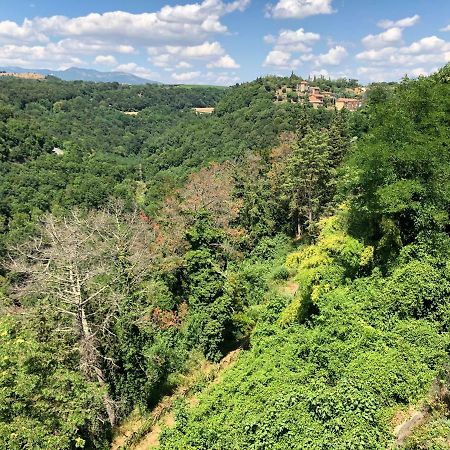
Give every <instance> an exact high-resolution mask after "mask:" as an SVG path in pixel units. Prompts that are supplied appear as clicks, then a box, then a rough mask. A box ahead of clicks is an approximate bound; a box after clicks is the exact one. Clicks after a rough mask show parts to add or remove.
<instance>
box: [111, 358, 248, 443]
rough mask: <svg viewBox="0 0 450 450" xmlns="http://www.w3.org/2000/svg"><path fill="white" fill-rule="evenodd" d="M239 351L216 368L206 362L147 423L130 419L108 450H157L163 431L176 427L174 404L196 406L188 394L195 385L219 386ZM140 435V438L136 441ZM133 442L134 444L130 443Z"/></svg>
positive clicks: (154, 412)
mask: <svg viewBox="0 0 450 450" xmlns="http://www.w3.org/2000/svg"><path fill="white" fill-rule="evenodd" d="M240 351H241V349H237V350H233V351H232V352H230V353H228V354H227V355H226V356H225V357H224V358H222V360H221V361H220V362H219V363H217V364H213V363H210V362H205V363H204V364H203V365H202V366H201V367H200V368H199V369H198V370H197V371H195V372H194V373H192V374H190V375H189V376H188V377H186V382H185V383H184V384H183V385H182V386H180V387H179V388H178V389H177V390H176V391H175V393H174V394H173V395H171V396H167V397H164V398H163V399H162V400H161V401H160V402H159V404H158V405H157V406H156V407H155V408H154V409H153V411H152V413H151V415H150V416H149V417H148V418H147V419H144V418H139V419H133V418H131V419H130V420H128V421H126V422H125V423H124V425H123V426H122V427H121V428H122V429H121V428H119V432H118V433H117V436H116V437H115V438H114V440H113V443H112V445H111V450H120V449H122V448H127V449H133V450H150V449H154V448H157V447H158V446H159V436H160V434H161V431H162V428H163V427H164V426H166V427H172V426H174V425H175V417H174V415H173V412H172V407H173V405H174V403H175V401H176V400H177V399H179V398H181V397H183V398H185V399H186V401H187V404H188V405H189V407H194V406H196V405H197V404H198V397H197V395H198V394H197V393H195V392H194V393H192V392H191V391H192V389H193V387H194V386H195V384H196V383H197V382H198V381H199V380H200V379H202V378H205V377H206V379H207V380H209V384H208V385H211V384H214V383H218V382H219V381H220V379H221V378H222V375H223V372H224V370H225V369H227V368H228V367H230V366H231V365H232V364H234V362H235V361H236V359H237V357H238V355H239V353H240ZM139 435H142V436H143V437H142V438H140V439H139V438H138V436H139ZM136 441H137V443H134V444H132V443H131V442H136Z"/></svg>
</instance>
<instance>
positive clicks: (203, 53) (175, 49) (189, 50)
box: [164, 42, 225, 59]
mask: <svg viewBox="0 0 450 450" xmlns="http://www.w3.org/2000/svg"><path fill="white" fill-rule="evenodd" d="M164 48H165V50H166V52H167V53H169V54H170V55H177V56H183V57H184V58H188V59H202V58H211V57H214V56H219V55H223V54H224V53H225V50H224V49H223V47H222V46H221V45H220V43H219V42H203V44H200V45H193V46H187V47H184V46H171V45H167V46H166V47H164Z"/></svg>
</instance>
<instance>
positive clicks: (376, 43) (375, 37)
mask: <svg viewBox="0 0 450 450" xmlns="http://www.w3.org/2000/svg"><path fill="white" fill-rule="evenodd" d="M402 35H403V29H402V28H399V27H393V28H389V29H387V30H386V31H383V32H382V33H380V34H369V35H368V36H366V37H364V38H363V39H362V43H363V44H364V45H365V46H366V47H370V48H379V47H385V46H386V45H393V44H397V43H398V42H400V41H401V40H402Z"/></svg>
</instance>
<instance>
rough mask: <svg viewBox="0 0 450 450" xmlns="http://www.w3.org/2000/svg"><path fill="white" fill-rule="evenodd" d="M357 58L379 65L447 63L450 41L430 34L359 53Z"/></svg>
mask: <svg viewBox="0 0 450 450" xmlns="http://www.w3.org/2000/svg"><path fill="white" fill-rule="evenodd" d="M356 59H359V60H365V61H371V62H372V63H373V64H376V65H378V66H392V67H395V66H399V67H400V66H403V67H404V68H408V67H413V66H418V65H423V64H433V65H435V64H445V63H446V62H448V61H449V60H450V42H446V41H444V40H443V39H440V38H438V37H437V36H429V37H425V38H422V39H420V40H419V41H417V42H413V43H412V44H410V45H408V46H403V47H385V48H381V49H371V50H366V51H364V52H361V53H358V54H357V55H356Z"/></svg>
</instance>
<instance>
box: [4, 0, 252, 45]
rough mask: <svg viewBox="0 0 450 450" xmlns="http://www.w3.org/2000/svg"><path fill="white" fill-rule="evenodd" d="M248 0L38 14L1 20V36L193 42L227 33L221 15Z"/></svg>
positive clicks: (237, 7)
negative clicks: (150, 9) (143, 9)
mask: <svg viewBox="0 0 450 450" xmlns="http://www.w3.org/2000/svg"><path fill="white" fill-rule="evenodd" d="M248 4H249V0H237V1H234V2H231V3H229V2H225V1H223V0H203V1H202V2H201V3H200V2H199V3H192V4H187V5H177V6H164V7H163V8H162V9H161V10H160V11H158V12H151V13H141V14H132V13H129V12H124V11H112V12H106V13H103V14H98V13H91V14H88V15H86V16H80V17H74V18H69V17H66V16H51V17H37V18H35V19H32V20H28V19H26V20H25V21H24V22H23V23H22V24H21V25H19V24H17V23H15V22H11V21H2V22H0V38H1V37H4V36H6V37H9V38H10V39H11V38H12V39H16V40H20V39H22V40H33V39H34V40H35V41H36V40H42V39H48V37H49V36H59V37H78V38H83V39H86V40H88V39H101V40H107V41H109V42H120V43H123V44H130V43H131V44H132V45H133V44H140V45H152V44H153V45H160V44H162V43H168V42H171V43H174V44H176V43H179V44H183V45H186V44H190V43H191V44H193V43H197V42H201V41H202V40H204V39H205V38H207V37H208V36H210V35H213V34H217V33H220V34H223V33H226V32H227V27H226V26H225V25H223V24H222V23H221V21H220V20H221V18H222V17H223V16H224V15H226V14H229V13H232V12H233V11H237V10H240V11H242V10H244V9H245V8H246V6H247V5H248Z"/></svg>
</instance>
